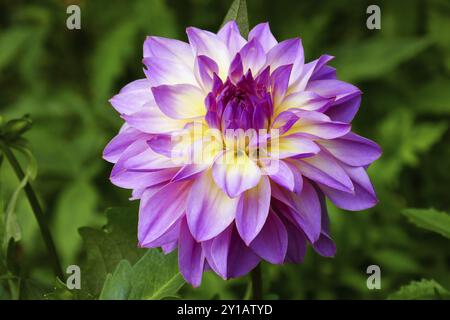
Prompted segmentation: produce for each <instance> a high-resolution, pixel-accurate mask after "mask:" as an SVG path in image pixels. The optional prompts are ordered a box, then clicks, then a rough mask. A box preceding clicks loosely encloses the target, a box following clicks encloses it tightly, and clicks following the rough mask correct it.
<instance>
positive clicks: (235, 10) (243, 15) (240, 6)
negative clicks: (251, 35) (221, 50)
mask: <svg viewBox="0 0 450 320" xmlns="http://www.w3.org/2000/svg"><path fill="white" fill-rule="evenodd" d="M231 20H234V21H236V23H237V25H238V26H239V31H240V32H241V34H242V36H243V37H244V38H247V36H248V32H249V23H248V12H247V1H246V0H234V1H233V3H232V4H231V7H230V9H228V12H227V14H226V16H225V19H224V20H223V23H222V26H223V25H224V24H225V23H227V22H228V21H231Z"/></svg>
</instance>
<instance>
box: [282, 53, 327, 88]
mask: <svg viewBox="0 0 450 320" xmlns="http://www.w3.org/2000/svg"><path fill="white" fill-rule="evenodd" d="M332 59H334V57H333V56H329V55H322V56H320V58H319V59H316V60H314V61H311V62H309V63H307V64H305V66H304V68H303V70H302V74H301V75H300V77H299V78H298V79H297V81H296V82H295V83H294V84H293V85H292V89H291V90H292V91H295V92H302V91H304V90H305V88H306V85H307V84H308V82H309V81H310V79H311V77H312V76H313V75H315V74H316V73H317V72H318V71H319V70H321V69H322V68H323V66H324V65H326V64H327V63H328V62H330V61H331V60H332Z"/></svg>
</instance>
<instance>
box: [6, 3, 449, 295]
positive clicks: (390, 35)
mask: <svg viewBox="0 0 450 320" xmlns="http://www.w3.org/2000/svg"><path fill="white" fill-rule="evenodd" d="M69 4H77V5H79V6H80V7H81V30H68V29H67V28H66V19H67V17H68V15H67V14H66V8H67V6H68V5H69ZM230 4H231V1H229V0H223V1H212V0H187V1H178V0H168V1H163V0H135V1H107V0H80V1H69V0H67V1H62V0H61V1H57V0H42V1H24V0H1V1H0V114H1V115H2V116H3V117H4V118H5V119H11V118H15V117H20V116H22V115H24V114H30V116H31V117H32V119H33V122H34V126H33V128H32V129H31V130H30V131H28V132H27V133H26V135H25V137H26V138H27V139H28V140H29V142H30V146H31V149H32V152H33V154H34V155H35V157H36V159H37V164H38V176H37V178H36V180H35V181H34V182H33V185H34V187H35V189H36V190H37V191H38V194H39V197H40V200H41V203H42V204H43V206H44V208H45V212H46V214H48V216H49V219H50V221H51V224H50V225H51V230H52V233H53V234H54V238H55V242H56V244H57V247H58V251H59V252H60V254H61V257H62V261H63V265H64V268H65V267H66V266H67V265H70V264H78V263H81V262H82V261H84V259H85V256H86V253H85V250H83V247H82V239H81V237H80V235H79V233H78V231H77V230H78V228H79V227H82V226H93V227H101V226H102V225H104V224H105V223H106V217H105V215H104V213H103V212H104V211H105V209H106V208H108V207H112V206H129V205H130V203H129V201H128V198H129V196H130V193H129V192H128V191H126V190H122V189H119V188H117V187H114V186H112V185H111V184H110V182H109V180H108V177H109V172H110V169H111V165H109V164H107V163H106V162H105V161H103V160H102V158H101V154H102V149H103V147H104V146H105V144H106V143H107V142H108V140H110V139H111V138H112V137H113V136H114V135H115V133H116V132H117V131H118V129H119V127H120V125H121V120H120V118H119V116H118V114H117V113H116V112H115V111H114V110H113V109H112V107H111V106H110V105H109V104H108V102H107V101H108V99H109V98H110V97H112V96H113V95H114V94H115V93H117V92H118V90H119V89H120V88H121V87H123V86H124V85H125V84H127V83H128V82H130V81H132V80H134V79H138V78H143V77H144V75H143V72H142V64H141V59H142V43H143V40H144V38H145V36H146V35H159V36H165V37H171V38H179V39H183V40H186V35H185V33H184V30H185V28H186V27H187V26H191V25H193V26H197V27H200V28H204V29H209V30H213V31H214V30H217V29H218V28H219V26H220V24H221V22H222V19H223V17H224V16H225V14H226V12H227V9H228V8H229V6H230ZM370 4H378V5H379V6H380V8H381V30H368V29H367V28H366V19H367V17H368V15H367V14H366V8H367V7H368V5H370ZM248 10H249V20H250V26H251V27H252V26H254V25H255V24H257V23H259V22H262V21H268V22H269V23H270V25H271V28H272V30H273V33H274V34H275V36H276V37H277V38H278V39H279V40H280V39H286V38H289V37H295V36H300V37H301V38H302V40H303V44H304V48H305V55H306V60H307V61H311V60H313V59H315V58H316V57H318V56H319V55H320V54H324V53H328V54H332V55H335V56H336V59H335V60H334V61H333V62H332V63H331V64H332V65H333V66H334V67H336V68H337V71H338V76H339V78H340V79H342V80H345V81H349V82H352V83H354V84H356V85H357V86H359V87H360V88H361V89H362V91H363V92H364V95H363V100H362V104H361V108H360V111H359V113H358V115H357V117H356V119H355V120H354V122H353V130H354V131H356V132H357V133H359V134H361V135H363V136H366V137H368V138H370V139H373V140H375V141H376V142H378V143H379V144H380V145H381V146H382V149H383V156H382V157H381V159H380V160H378V161H377V162H376V163H375V164H374V165H373V166H372V167H371V168H370V169H369V174H370V176H371V178H372V181H373V183H374V185H375V189H376V191H377V193H378V196H379V199H380V202H379V204H378V206H376V207H375V208H373V209H371V210H367V211H363V212H357V213H354V212H344V211H342V210H339V209H336V208H335V207H333V206H332V205H331V204H330V205H329V211H330V216H331V229H332V235H333V237H334V239H335V241H336V244H337V248H338V249H337V255H336V257H335V258H334V259H326V258H323V257H320V256H318V255H317V254H316V253H314V252H313V251H312V250H311V249H310V248H309V249H308V253H307V256H306V258H305V262H304V263H303V264H302V265H286V266H282V267H280V266H271V265H269V264H264V265H263V278H264V292H265V297H266V298H274V299H278V298H280V299H344V298H351V299H375V298H386V297H387V296H388V295H389V294H391V293H392V292H394V291H396V290H397V289H398V288H399V287H400V286H402V285H404V284H407V283H409V282H410V281H412V280H420V279H422V278H425V279H434V280H435V281H437V282H438V283H440V285H442V286H443V287H445V288H447V289H449V288H450V242H449V240H448V239H446V238H445V237H442V236H441V235H439V234H437V233H433V232H430V231H427V230H423V229H420V228H418V227H417V226H415V225H414V224H411V223H410V222H409V221H408V219H407V217H406V216H405V215H404V214H402V213H404V212H405V209H406V208H435V209H437V210H441V211H447V212H449V209H450V208H449V207H450V187H449V186H450V170H449V169H450V162H449V160H450V144H449V139H450V130H449V123H450V122H449V120H450V2H449V1H448V0H429V1H426V0H411V1H401V0H390V1H356V0H351V1H350V0H347V1H344V0H343V1H334V0H322V1H313V0H308V1H307V0H302V1H296V0H277V1H259V0H248ZM21 161H23V162H24V161H25V159H21ZM18 183H19V181H18V180H17V178H16V177H15V175H14V173H13V172H12V170H11V168H10V167H9V165H8V164H7V163H6V161H5V163H4V164H3V165H2V167H1V170H0V188H1V190H0V192H1V198H2V200H3V203H4V205H3V207H5V206H6V204H7V203H8V201H9V199H10V198H11V196H12V194H13V191H14V190H15V189H16V188H17V185H18ZM0 208H1V206H0ZM14 212H15V214H16V216H17V221H18V225H19V226H20V234H19V236H18V239H17V240H19V239H20V241H19V242H18V243H17V248H16V251H15V254H14V260H15V264H16V265H17V268H16V275H15V277H16V278H14V279H19V278H20V288H21V292H20V298H22V299H33V298H35V299H38V298H42V297H43V294H45V293H48V292H50V291H52V290H53V289H52V288H53V287H54V285H55V281H54V276H53V273H52V271H51V269H50V266H49V262H48V259H47V255H46V251H45V247H44V246H43V242H42V240H41V237H40V234H39V229H38V227H37V223H36V221H35V218H34V216H33V214H32V212H31V210H30V208H29V205H28V203H27V199H26V197H25V196H24V195H23V194H20V195H19V198H18V199H17V203H16V205H15V210H14ZM130 215H137V211H136V210H134V211H133V210H131V213H130ZM372 264H375V265H379V266H380V268H381V276H382V278H381V284H382V288H381V290H368V289H367V287H366V279H367V276H368V275H367V274H366V268H367V266H369V265H372ZM1 271H2V268H1V267H0V299H10V298H11V295H10V291H9V290H8V285H7V282H8V279H7V277H3V278H2V275H1ZM4 272H5V271H4ZM14 281H16V280H14ZM246 281H247V279H246V278H243V279H237V280H232V281H227V282H225V281H222V280H220V279H219V278H218V277H216V276H215V275H213V274H210V273H207V274H205V276H204V279H203V284H202V286H201V287H200V288H198V289H192V288H191V287H190V286H188V285H187V286H185V287H184V288H183V289H182V291H181V293H180V296H181V297H182V298H201V299H211V298H213V297H215V298H232V299H235V298H242V297H243V296H244V294H245V290H246Z"/></svg>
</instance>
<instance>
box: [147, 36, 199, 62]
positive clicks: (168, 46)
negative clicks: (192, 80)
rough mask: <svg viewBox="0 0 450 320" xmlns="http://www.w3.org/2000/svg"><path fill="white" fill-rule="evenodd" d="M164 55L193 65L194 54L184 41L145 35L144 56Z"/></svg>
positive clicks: (175, 60) (166, 57) (174, 60)
mask: <svg viewBox="0 0 450 320" xmlns="http://www.w3.org/2000/svg"><path fill="white" fill-rule="evenodd" d="M147 57H164V58H165V59H169V60H171V61H173V62H181V63H184V64H186V65H187V66H190V67H192V66H193V65H194V55H193V54H192V50H191V48H190V46H189V44H187V43H186V42H183V41H179V40H174V39H167V38H162V37H147V39H145V42H144V58H147Z"/></svg>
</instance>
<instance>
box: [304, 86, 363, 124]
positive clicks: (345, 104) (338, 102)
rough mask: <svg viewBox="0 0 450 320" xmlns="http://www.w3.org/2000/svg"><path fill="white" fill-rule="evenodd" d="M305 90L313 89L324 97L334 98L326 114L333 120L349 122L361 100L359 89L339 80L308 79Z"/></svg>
mask: <svg viewBox="0 0 450 320" xmlns="http://www.w3.org/2000/svg"><path fill="white" fill-rule="evenodd" d="M306 90H307V91H313V92H315V93H317V94H318V95H320V96H323V97H325V98H333V99H334V102H333V104H332V106H331V107H330V108H329V109H328V110H327V114H328V115H329V116H330V117H331V118H332V119H333V120H335V121H342V122H350V121H351V120H352V119H353V117H354V116H355V114H356V112H357V111H358V108H359V104H360V102H361V91H360V90H359V89H358V88H357V87H355V86H354V85H351V84H349V83H346V82H343V81H340V80H315V81H310V82H309V83H308V85H307V86H306Z"/></svg>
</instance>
